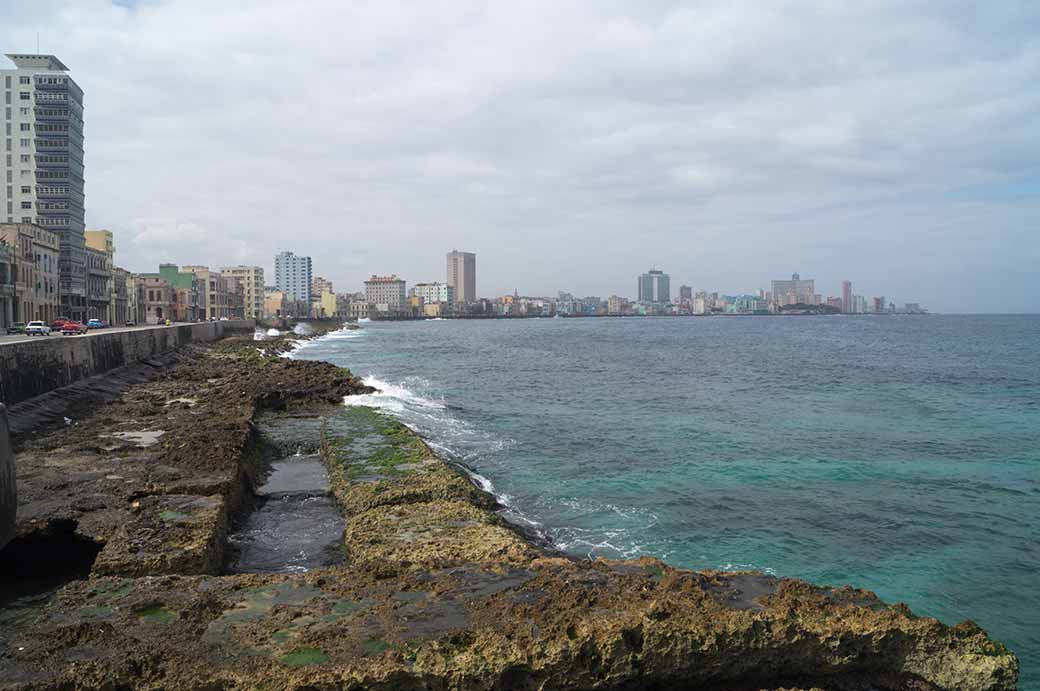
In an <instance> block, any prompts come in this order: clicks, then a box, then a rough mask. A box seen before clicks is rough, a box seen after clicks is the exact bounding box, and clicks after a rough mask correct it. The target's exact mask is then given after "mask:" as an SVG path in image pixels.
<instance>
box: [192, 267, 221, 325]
mask: <svg viewBox="0 0 1040 691" xmlns="http://www.w3.org/2000/svg"><path fill="white" fill-rule="evenodd" d="M181 273H190V274H194V276H195V278H196V280H197V281H198V291H199V295H198V301H199V302H198V305H199V307H198V318H199V319H202V320H206V319H221V318H223V317H228V318H230V317H231V314H230V313H229V311H228V286H227V280H226V279H225V278H224V276H223V275H222V274H221V273H220V272H219V271H212V270H210V268H209V267H208V266H201V265H189V266H182V267H181Z"/></svg>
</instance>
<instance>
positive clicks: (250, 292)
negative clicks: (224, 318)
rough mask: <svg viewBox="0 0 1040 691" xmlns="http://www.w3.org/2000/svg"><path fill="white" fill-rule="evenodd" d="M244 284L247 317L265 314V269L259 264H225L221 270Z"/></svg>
mask: <svg viewBox="0 0 1040 691" xmlns="http://www.w3.org/2000/svg"><path fill="white" fill-rule="evenodd" d="M220 273H222V274H223V275H225V276H228V277H229V278H234V279H235V280H237V281H238V283H239V285H241V286H242V307H243V313H244V315H245V317H246V319H261V318H263V316H264V270H263V268H261V267H259V266H225V267H224V268H222V269H221V270H220Z"/></svg>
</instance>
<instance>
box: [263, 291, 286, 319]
mask: <svg viewBox="0 0 1040 691" xmlns="http://www.w3.org/2000/svg"><path fill="white" fill-rule="evenodd" d="M285 303H286V297H285V292H283V291H281V290H268V291H267V292H266V293H264V317H268V318H272V317H284V316H285V313H286V309H287V305H286V304H285Z"/></svg>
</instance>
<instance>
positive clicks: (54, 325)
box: [51, 317, 68, 331]
mask: <svg viewBox="0 0 1040 691" xmlns="http://www.w3.org/2000/svg"><path fill="white" fill-rule="evenodd" d="M67 321H68V319H64V318H62V317H58V318H57V319H55V320H54V321H52V322H51V331H61V327H63V326H65V322H67Z"/></svg>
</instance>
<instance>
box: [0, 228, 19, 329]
mask: <svg viewBox="0 0 1040 691" xmlns="http://www.w3.org/2000/svg"><path fill="white" fill-rule="evenodd" d="M14 257H15V250H14V248H13V247H11V246H10V245H0V329H7V327H9V326H11V324H14V323H15V321H17V320H16V319H15V318H14V304H15V302H16V301H17V296H18V293H17V289H16V288H15V285H14V273H15V267H14ZM2 333H6V331H0V334H2Z"/></svg>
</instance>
